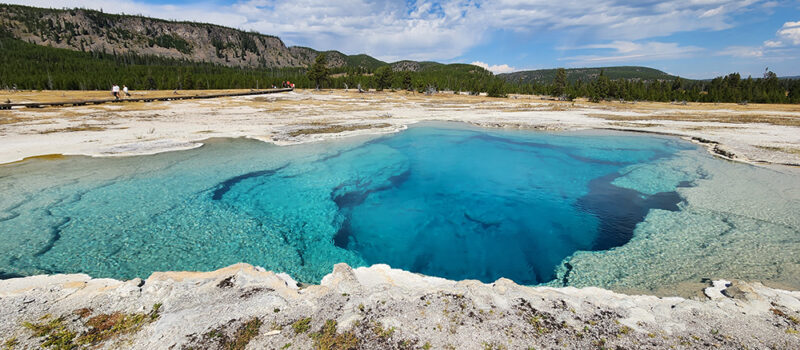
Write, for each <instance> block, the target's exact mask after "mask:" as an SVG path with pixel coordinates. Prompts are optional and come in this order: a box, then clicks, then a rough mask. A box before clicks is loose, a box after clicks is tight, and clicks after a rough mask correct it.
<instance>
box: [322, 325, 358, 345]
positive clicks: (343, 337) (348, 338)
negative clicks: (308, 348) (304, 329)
mask: <svg viewBox="0 0 800 350" xmlns="http://www.w3.org/2000/svg"><path fill="white" fill-rule="evenodd" d="M311 339H313V340H314V349H315V350H349V349H356V348H357V347H358V338H356V336H355V334H353V332H352V331H347V332H344V333H337V332H336V321H334V320H327V321H325V325H323V326H322V328H321V329H320V330H319V332H314V333H312V334H311Z"/></svg>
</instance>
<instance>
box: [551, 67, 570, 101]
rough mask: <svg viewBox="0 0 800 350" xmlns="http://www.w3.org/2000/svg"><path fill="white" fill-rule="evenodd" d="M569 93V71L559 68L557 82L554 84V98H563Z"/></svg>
mask: <svg viewBox="0 0 800 350" xmlns="http://www.w3.org/2000/svg"><path fill="white" fill-rule="evenodd" d="M566 92H567V71H566V70H565V69H564V68H559V69H558V70H557V71H556V80H555V81H554V82H553V96H556V97H562V96H564V94H566Z"/></svg>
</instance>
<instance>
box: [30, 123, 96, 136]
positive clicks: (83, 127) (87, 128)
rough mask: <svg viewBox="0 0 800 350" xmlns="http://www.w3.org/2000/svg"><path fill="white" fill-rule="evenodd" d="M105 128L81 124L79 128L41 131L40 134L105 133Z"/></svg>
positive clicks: (71, 127)
mask: <svg viewBox="0 0 800 350" xmlns="http://www.w3.org/2000/svg"><path fill="white" fill-rule="evenodd" d="M103 130H106V128H105V127H102V126H97V125H89V124H81V125H78V126H70V127H66V128H62V129H47V130H43V131H39V133H40V134H53V133H57V132H78V131H103Z"/></svg>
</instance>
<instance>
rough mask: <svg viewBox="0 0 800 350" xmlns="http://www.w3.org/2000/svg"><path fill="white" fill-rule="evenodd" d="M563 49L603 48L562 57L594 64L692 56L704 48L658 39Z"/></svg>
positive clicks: (563, 48)
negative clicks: (594, 52)
mask: <svg viewBox="0 0 800 350" xmlns="http://www.w3.org/2000/svg"><path fill="white" fill-rule="evenodd" d="M560 49H562V50H566V51H571V50H587V49H588V50H603V51H609V50H610V51H611V52H603V53H598V54H592V55H576V56H568V57H565V58H562V60H566V61H572V62H573V63H583V64H593V63H603V64H606V63H609V62H628V61H639V62H645V61H654V60H663V59H675V58H685V57H690V56H692V55H694V54H696V53H698V52H700V51H702V50H703V49H702V48H699V47H696V46H680V45H679V44H677V43H664V42H657V41H650V42H643V43H637V42H632V41H612V42H609V43H604V44H593V45H584V46H578V47H573V48H568V47H562V48H560Z"/></svg>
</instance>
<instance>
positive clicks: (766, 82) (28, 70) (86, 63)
mask: <svg viewBox="0 0 800 350" xmlns="http://www.w3.org/2000/svg"><path fill="white" fill-rule="evenodd" d="M287 80H288V81H291V82H292V83H294V84H295V86H296V87H298V88H317V87H320V88H337V89H340V88H345V87H349V88H353V89H355V88H356V87H358V86H361V87H362V89H365V90H366V89H376V90H388V89H395V90H415V91H426V90H429V89H436V90H453V91H467V92H471V93H479V92H485V93H488V95H489V96H494V97H502V96H506V95H507V94H509V93H522V94H540V95H550V96H555V97H559V98H563V99H574V98H578V97H585V98H588V99H589V100H591V101H601V100H626V101H637V100H639V101H687V102H734V103H748V102H749V103H800V80H798V79H778V77H777V76H776V75H775V73H772V72H770V71H766V72H765V73H764V75H763V76H762V77H759V78H752V77H748V78H742V77H741V76H740V75H739V74H738V73H733V74H729V75H727V76H724V77H718V78H715V79H712V80H710V81H702V80H685V79H680V78H677V79H674V80H649V81H647V80H634V79H616V80H612V79H609V78H608V77H606V76H605V75H604V74H603V72H602V71H601V73H600V74H599V75H598V76H596V77H594V78H592V79H587V80H577V81H574V82H570V81H567V79H566V73H565V71H564V70H563V69H559V70H558V71H557V72H556V77H555V79H554V81H553V82H551V83H541V84H539V83H513V82H508V81H505V80H503V79H501V78H499V77H497V76H494V75H493V74H492V73H491V72H489V71H487V70H484V69H483V68H480V67H477V66H473V65H468V64H448V65H444V64H430V65H427V66H425V67H424V68H423V69H420V70H419V71H394V70H393V69H392V67H391V66H390V65H384V66H380V67H377V68H375V69H371V68H365V67H352V66H345V67H338V68H329V67H328V65H327V62H326V59H325V55H324V54H320V55H318V56H317V59H316V60H315V62H314V64H312V65H311V66H310V67H293V68H267V67H259V68H246V67H228V66H223V65H218V64H212V63H204V62H194V61H187V60H180V59H173V58H164V57H157V56H142V55H135V54H121V53H117V52H114V51H113V50H112V51H111V52H102V51H101V52H97V51H94V52H81V51H72V50H67V49H59V48H52V47H47V46H40V45H35V44H32V43H28V42H25V41H22V40H19V39H15V38H13V37H11V35H10V33H7V32H4V30H3V28H0V88H7V89H10V88H17V89H33V90H106V89H109V88H110V87H111V86H112V85H113V84H119V85H123V84H124V85H127V86H128V87H129V88H130V89H132V90H174V89H258V88H261V89H263V88H269V87H272V86H281V83H282V82H284V81H287Z"/></svg>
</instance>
